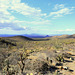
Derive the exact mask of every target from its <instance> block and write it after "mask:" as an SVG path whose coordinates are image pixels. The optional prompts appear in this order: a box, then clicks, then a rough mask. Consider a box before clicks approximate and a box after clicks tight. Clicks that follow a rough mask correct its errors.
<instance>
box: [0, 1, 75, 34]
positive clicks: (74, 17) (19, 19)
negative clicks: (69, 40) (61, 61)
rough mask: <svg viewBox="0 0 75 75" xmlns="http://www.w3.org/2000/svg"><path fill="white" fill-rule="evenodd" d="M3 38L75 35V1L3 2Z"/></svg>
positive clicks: (0, 29) (0, 12)
mask: <svg viewBox="0 0 75 75" xmlns="http://www.w3.org/2000/svg"><path fill="white" fill-rule="evenodd" d="M0 34H45V35H50V34H75V0H0Z"/></svg>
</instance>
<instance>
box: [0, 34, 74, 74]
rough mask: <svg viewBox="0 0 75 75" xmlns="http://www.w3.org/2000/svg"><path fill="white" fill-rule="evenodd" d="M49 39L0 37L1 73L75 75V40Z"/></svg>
mask: <svg viewBox="0 0 75 75" xmlns="http://www.w3.org/2000/svg"><path fill="white" fill-rule="evenodd" d="M63 36H64V37H67V35H66V36H65V35H62V37H63ZM69 36H70V35H69ZM58 37H59V36H58ZM48 38H52V37H48ZM48 38H37V39H36V38H35V40H36V41H35V40H33V39H31V38H28V37H24V36H14V37H2V38H0V75H6V74H8V73H9V75H15V74H16V75H26V74H30V73H32V75H75V67H74V66H75V39H74V38H70V39H69V38H66V39H65V38H61V39H60V38H58V39H57V37H55V36H54V37H53V39H48Z"/></svg>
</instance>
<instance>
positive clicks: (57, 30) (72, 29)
mask: <svg viewBox="0 0 75 75" xmlns="http://www.w3.org/2000/svg"><path fill="white" fill-rule="evenodd" d="M56 31H58V32H63V31H75V29H65V30H56Z"/></svg>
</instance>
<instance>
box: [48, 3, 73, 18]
mask: <svg viewBox="0 0 75 75" xmlns="http://www.w3.org/2000/svg"><path fill="white" fill-rule="evenodd" d="M54 9H56V10H57V11H54V12H51V13H50V15H49V16H53V18H56V17H62V16H64V15H68V14H72V13H73V10H74V7H70V8H68V7H65V6H64V5H63V4H60V5H58V4H57V5H55V7H54Z"/></svg>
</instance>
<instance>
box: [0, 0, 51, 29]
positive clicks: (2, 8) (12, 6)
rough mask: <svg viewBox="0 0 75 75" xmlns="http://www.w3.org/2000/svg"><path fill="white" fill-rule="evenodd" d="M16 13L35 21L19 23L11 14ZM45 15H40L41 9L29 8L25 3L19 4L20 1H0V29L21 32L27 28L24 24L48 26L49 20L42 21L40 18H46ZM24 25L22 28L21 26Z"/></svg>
mask: <svg viewBox="0 0 75 75" xmlns="http://www.w3.org/2000/svg"><path fill="white" fill-rule="evenodd" d="M10 11H11V12H17V14H18V13H19V14H22V15H24V16H28V17H30V18H35V19H36V18H37V20H35V21H31V22H30V21H19V20H18V19H17V18H16V17H15V16H13V15H12V14H11V12H10ZM46 15H47V14H46V13H42V10H41V9H38V8H34V7H30V6H29V5H27V4H25V3H21V0H0V29H2V28H10V29H13V30H23V29H26V28H27V27H26V26H25V25H26V24H29V25H31V24H34V25H40V24H49V22H50V21H49V20H45V19H44V20H42V16H43V17H44V16H46ZM23 23H25V25H24V26H22V25H21V24H23Z"/></svg>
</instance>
